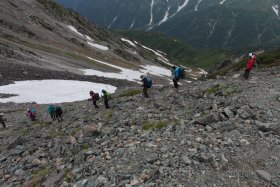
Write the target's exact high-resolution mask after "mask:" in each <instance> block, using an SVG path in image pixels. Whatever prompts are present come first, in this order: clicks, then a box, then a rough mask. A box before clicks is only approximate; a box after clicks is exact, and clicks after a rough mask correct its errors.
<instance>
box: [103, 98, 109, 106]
mask: <svg viewBox="0 0 280 187" xmlns="http://www.w3.org/2000/svg"><path fill="white" fill-rule="evenodd" d="M104 104H105V108H110V106H109V103H108V99H105V100H104Z"/></svg>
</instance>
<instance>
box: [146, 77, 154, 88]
mask: <svg viewBox="0 0 280 187" xmlns="http://www.w3.org/2000/svg"><path fill="white" fill-rule="evenodd" d="M152 86H153V81H152V79H151V78H149V77H147V88H151V87H152Z"/></svg>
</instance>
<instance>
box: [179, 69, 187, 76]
mask: <svg viewBox="0 0 280 187" xmlns="http://www.w3.org/2000/svg"><path fill="white" fill-rule="evenodd" d="M179 78H180V79H185V78H186V70H185V68H183V67H180V68H179Z"/></svg>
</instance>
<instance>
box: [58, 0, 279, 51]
mask: <svg viewBox="0 0 280 187" xmlns="http://www.w3.org/2000/svg"><path fill="white" fill-rule="evenodd" d="M57 2H60V3H62V4H64V5H66V6H67V7H70V8H73V9H75V10H76V11H78V12H80V13H81V14H83V15H85V16H87V17H88V18H89V19H92V20H95V21H96V22H97V23H98V24H101V25H103V26H105V27H109V28H112V29H114V28H116V29H120V28H122V29H136V30H138V29H140V30H149V31H160V32H164V33H166V34H168V35H169V36H173V37H177V38H180V39H182V40H184V41H186V42H187V43H190V44H191V45H193V46H194V47H198V48H208V47H209V48H224V49H234V48H242V47H249V46H258V47H261V46H262V45H267V46H268V47H269V46H273V45H279V35H280V33H279V30H280V29H279V28H280V21H279V20H280V18H279V10H278V8H277V7H279V5H280V2H279V1H278V0H274V1H272V0H269V1H265V0H257V1H255V2H254V3H252V2H251V1H249V0H245V1H241V0H239V1H224V2H222V1H218V0H217V1H209V0H203V1H201V0H184V1H183V0H182V1H179V2H177V1H173V0H170V1H157V0H153V1H144V2H143V3H142V4H141V6H140V5H139V3H138V1H133V2H132V1H127V2H114V3H115V4H114V5H112V4H111V3H113V2H112V1H105V2H104V1H102V2H100V1H98V0H95V1H92V2H89V1H83V2H79V1H75V0H72V1H65V0H57ZM74 2H75V3H76V4H75V6H73V5H74ZM152 2H153V3H152ZM97 7H98V9H99V10H98V11H95V10H96V9H97ZM89 10H91V11H89ZM178 10H179V11H178ZM102 11H103V12H104V13H103V14H101V12H102ZM177 11H178V12H177ZM134 12H136V14H135V13H134ZM174 12H176V13H175V14H174ZM108 20H110V21H108ZM213 27H214V28H215V27H216V29H213ZM210 33H211V37H209V34H210ZM209 38H210V39H211V40H209Z"/></svg>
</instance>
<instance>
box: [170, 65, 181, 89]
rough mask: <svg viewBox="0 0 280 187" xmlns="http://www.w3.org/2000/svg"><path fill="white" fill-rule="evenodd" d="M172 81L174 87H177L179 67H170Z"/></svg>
mask: <svg viewBox="0 0 280 187" xmlns="http://www.w3.org/2000/svg"><path fill="white" fill-rule="evenodd" d="M172 75H173V83H174V87H175V88H179V85H178V82H179V79H180V69H179V67H176V66H173V67H172Z"/></svg>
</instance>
